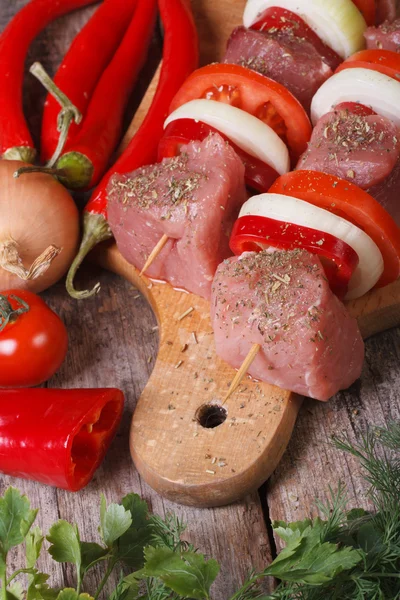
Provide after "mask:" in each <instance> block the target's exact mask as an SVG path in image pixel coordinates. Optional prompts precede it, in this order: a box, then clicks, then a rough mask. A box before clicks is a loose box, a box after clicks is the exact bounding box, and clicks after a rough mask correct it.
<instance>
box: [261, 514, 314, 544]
mask: <svg viewBox="0 0 400 600" xmlns="http://www.w3.org/2000/svg"><path fill="white" fill-rule="evenodd" d="M312 525H313V522H312V521H311V520H310V519H305V520H304V521H294V522H293V523H285V522H284V521H274V522H273V523H272V527H273V529H274V533H276V534H277V535H279V537H280V538H281V539H282V540H283V541H284V542H286V544H290V543H292V542H293V541H295V540H298V539H299V538H300V537H301V535H302V534H303V533H304V531H305V530H306V529H308V528H311V527H312ZM321 531H322V528H321Z"/></svg>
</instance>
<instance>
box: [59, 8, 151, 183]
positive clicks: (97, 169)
mask: <svg viewBox="0 0 400 600" xmlns="http://www.w3.org/2000/svg"><path fill="white" fill-rule="evenodd" d="M136 1H137V7H136V10H135V13H134V15H133V19H132V21H131V23H130V25H129V28H128V30H127V32H126V34H125V36H124V38H123V40H122V42H121V45H120V46H119V48H118V50H117V52H116V53H115V55H114V58H113V59H112V61H111V62H110V64H109V66H108V67H107V69H106V70H105V71H104V73H103V75H102V77H101V78H100V80H99V82H98V84H97V86H96V89H95V91H94V93H93V96H92V99H91V101H90V104H89V106H88V109H87V113H86V117H85V119H84V121H83V122H82V125H81V128H80V130H79V132H78V134H77V136H76V137H75V138H73V139H72V140H71V142H70V143H69V144H68V145H67V146H66V147H65V149H64V152H63V154H62V156H61V157H60V158H59V159H58V161H57V162H56V165H55V169H56V171H58V175H59V178H60V180H61V182H62V183H64V184H65V185H66V186H67V187H68V188H70V189H80V190H82V189H90V188H92V187H93V186H94V185H96V184H97V183H98V182H99V181H100V179H101V177H102V176H103V174H104V172H105V170H106V168H107V165H108V163H109V161H110V157H111V155H112V153H113V151H114V149H115V146H116V145H117V143H118V140H119V139H120V137H121V130H122V121H123V116H124V112H125V108H126V105H127V103H128V100H129V96H130V93H131V91H132V88H133V86H134V84H135V81H136V79H137V76H138V75H139V73H140V69H141V68H142V66H143V63H144V61H145V58H146V55H147V50H148V46H149V43H150V40H151V37H152V34H153V31H154V25H155V21H156V15H157V0H136Z"/></svg>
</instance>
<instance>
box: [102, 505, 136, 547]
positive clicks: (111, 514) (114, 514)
mask: <svg viewBox="0 0 400 600" xmlns="http://www.w3.org/2000/svg"><path fill="white" fill-rule="evenodd" d="M100 524H101V528H100V531H101V536H102V538H103V541H104V543H105V545H106V546H107V547H108V548H110V547H111V546H112V545H113V543H114V542H115V541H116V540H117V539H118V538H120V537H121V536H122V535H123V534H124V533H125V532H126V531H127V530H128V529H129V527H130V526H131V525H132V516H131V513H130V511H129V510H126V509H125V508H124V507H123V506H121V505H120V504H110V506H108V507H107V505H106V499H105V497H104V496H102V497H101V504H100Z"/></svg>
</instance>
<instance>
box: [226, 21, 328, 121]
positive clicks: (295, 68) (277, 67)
mask: <svg viewBox="0 0 400 600" xmlns="http://www.w3.org/2000/svg"><path fill="white" fill-rule="evenodd" d="M223 62H225V63H232V64H237V65H241V66H244V67H247V68H249V69H253V71H257V72H258V73H261V74H262V75H266V76H268V77H270V78H271V79H274V80H275V81H277V82H278V83H281V84H282V85H284V86H285V87H286V88H287V89H288V90H289V91H290V92H292V94H293V95H294V96H296V98H297V99H298V100H299V101H300V102H301V104H302V105H303V106H304V108H305V109H306V110H308V111H309V109H310V105H311V100H312V98H313V96H314V94H315V92H316V91H317V89H318V88H319V87H320V86H321V85H322V84H323V83H324V81H326V80H327V79H328V78H329V77H330V76H331V75H332V70H331V68H330V67H329V66H328V65H327V64H326V63H325V62H324V61H323V59H322V57H321V56H320V55H319V54H318V52H317V50H316V49H315V48H314V46H313V45H312V44H310V42H308V41H307V40H305V39H304V38H299V37H297V36H295V35H294V34H293V33H291V32H290V31H276V32H274V33H271V30H269V31H267V32H265V31H253V30H252V29H246V28H245V27H237V28H236V29H235V30H234V31H233V33H232V35H231V37H230V38H229V41H228V47H227V51H226V54H225V58H224V61H223Z"/></svg>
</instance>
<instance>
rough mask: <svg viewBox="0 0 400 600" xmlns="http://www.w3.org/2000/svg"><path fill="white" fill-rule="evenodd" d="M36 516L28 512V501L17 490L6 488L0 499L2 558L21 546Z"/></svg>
mask: <svg viewBox="0 0 400 600" xmlns="http://www.w3.org/2000/svg"><path fill="white" fill-rule="evenodd" d="M36 515H37V510H30V505H29V500H28V498H27V497H26V496H22V495H21V493H20V492H19V490H17V489H15V488H12V487H10V488H8V489H7V490H6V492H5V494H4V496H3V497H2V498H0V552H1V554H2V555H3V556H5V555H6V554H7V552H8V551H9V550H10V549H11V548H13V547H14V546H18V545H19V544H21V543H22V542H23V541H24V539H25V536H26V535H27V533H28V531H29V529H30V528H31V526H32V524H33V522H34V520H35V518H36Z"/></svg>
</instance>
